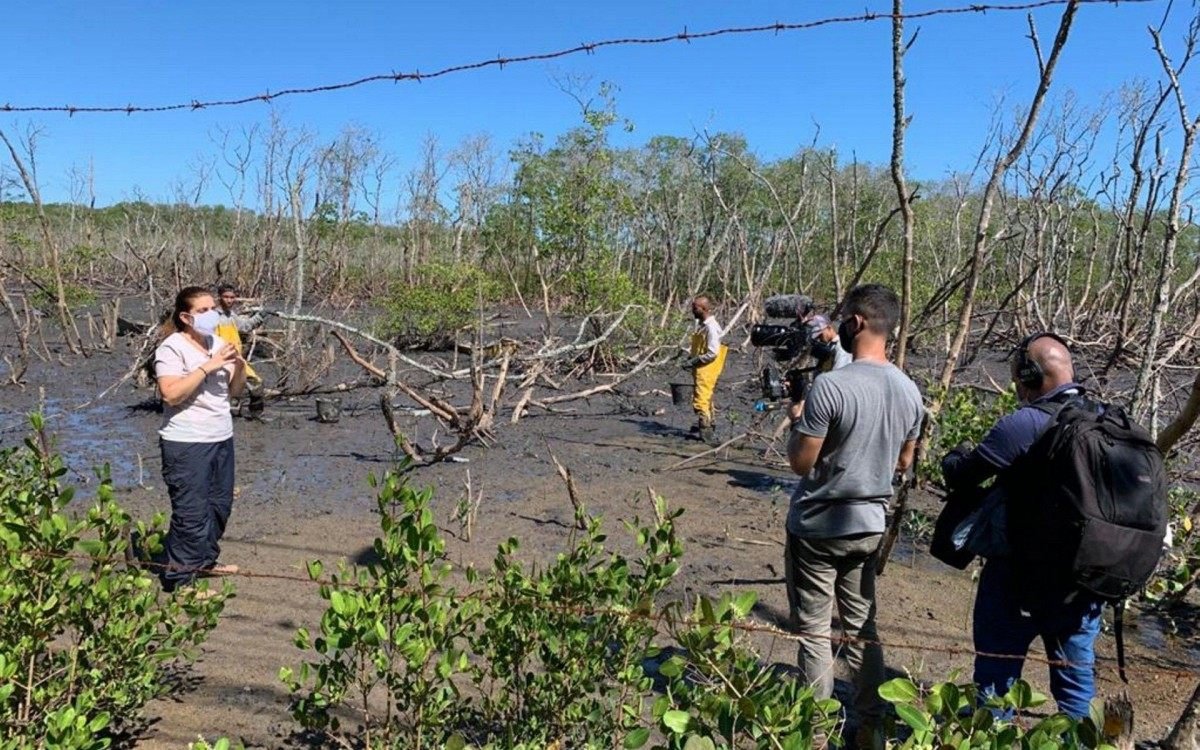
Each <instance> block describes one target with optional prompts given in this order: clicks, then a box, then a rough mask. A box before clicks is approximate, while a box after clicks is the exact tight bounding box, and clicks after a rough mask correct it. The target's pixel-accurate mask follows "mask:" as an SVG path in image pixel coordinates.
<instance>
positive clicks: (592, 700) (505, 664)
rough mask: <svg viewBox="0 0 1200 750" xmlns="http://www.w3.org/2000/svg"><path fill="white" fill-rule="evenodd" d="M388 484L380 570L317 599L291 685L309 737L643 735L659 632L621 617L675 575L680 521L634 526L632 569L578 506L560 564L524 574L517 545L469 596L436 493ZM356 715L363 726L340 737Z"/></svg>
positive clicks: (344, 578)
mask: <svg viewBox="0 0 1200 750" xmlns="http://www.w3.org/2000/svg"><path fill="white" fill-rule="evenodd" d="M378 487H379V494H378V507H379V511H380V517H381V522H380V529H381V532H382V534H381V536H380V537H379V538H378V539H376V540H375V543H374V552H375V559H374V560H373V561H371V562H370V564H368V565H366V566H363V567H360V568H342V569H341V570H339V572H338V573H336V574H334V575H332V576H331V577H330V579H329V581H328V583H326V584H325V585H323V586H322V587H321V596H322V598H324V599H326V600H327V601H328V602H329V607H328V608H327V610H326V612H325V614H324V615H323V617H322V619H321V626H320V632H319V633H317V634H310V633H308V632H307V631H305V630H301V631H299V632H298V633H297V636H296V645H297V646H299V647H300V648H302V649H304V650H306V651H308V652H310V654H311V657H312V660H311V661H308V662H305V663H303V664H301V666H300V667H299V668H298V669H296V670H292V669H289V668H285V669H283V670H281V673H280V676H281V679H282V680H283V682H284V683H285V684H286V685H287V687H288V689H289V690H290V691H291V693H292V695H293V703H292V712H293V715H294V716H295V718H296V719H297V721H298V722H299V723H300V724H301V726H303V727H304V728H306V729H308V730H314V731H318V732H322V733H324V734H326V735H327V736H330V737H336V738H341V739H343V740H345V741H350V738H353V741H355V742H358V743H361V744H362V745H363V746H365V747H368V748H421V747H438V748H440V747H443V746H447V747H453V746H457V747H465V746H466V744H467V743H468V742H470V743H471V744H472V745H473V746H489V745H493V744H494V745H495V746H498V747H506V748H508V747H522V746H529V747H539V748H540V747H546V746H547V745H549V744H550V743H552V742H556V741H557V742H562V743H565V745H564V746H568V747H579V746H586V745H589V744H590V743H593V742H600V743H601V744H608V743H607V740H606V738H609V737H612V736H614V735H615V734H621V733H625V732H628V731H632V730H633V729H635V728H636V727H637V723H638V720H639V718H640V713H639V712H638V711H634V710H630V709H628V703H627V699H630V697H631V696H640V695H641V694H642V693H643V692H645V691H646V690H648V689H649V688H650V679H649V677H647V675H646V674H645V673H644V671H643V668H642V661H643V659H644V658H645V656H646V654H647V653H648V652H649V650H650V639H651V637H652V636H653V635H654V632H655V630H654V627H653V625H652V624H651V623H649V622H648V621H647V620H645V619H644V618H627V617H624V616H622V615H623V614H624V613H628V612H632V611H641V612H649V611H650V609H651V608H652V606H653V600H654V596H655V595H656V594H657V593H659V592H660V591H661V589H662V588H663V587H664V586H665V585H666V584H667V582H668V581H669V580H670V579H671V577H672V576H673V575H674V574H675V571H676V569H677V567H678V566H677V563H676V559H677V557H678V556H679V554H680V548H679V543H678V541H677V540H676V538H675V532H674V525H673V521H674V518H675V517H676V515H677V513H676V514H671V513H667V512H666V510H665V508H664V507H663V506H662V504H661V502H660V504H659V506H658V511H659V515H658V518H657V521H656V522H655V523H654V524H652V525H648V526H645V527H637V526H636V525H635V526H634V530H635V533H636V536H637V540H638V543H639V545H640V548H641V550H642V553H641V555H640V557H639V558H638V559H637V560H635V561H631V560H628V559H626V558H625V557H623V556H621V555H616V554H607V553H605V551H604V548H603V542H604V539H605V537H604V535H603V534H602V533H601V530H600V524H599V522H598V521H595V520H589V519H587V518H586V517H585V516H584V515H583V513H582V510H581V511H580V515H579V518H578V520H579V521H580V522H581V525H583V526H585V527H586V528H585V530H583V531H582V532H580V535H579V538H578V539H577V540H575V542H574V544H573V545H572V547H571V549H570V551H568V552H566V553H563V554H562V555H560V556H559V557H558V558H557V560H556V561H555V562H554V563H553V564H551V565H550V566H548V567H546V568H545V569H539V568H537V567H532V566H531V567H525V566H522V565H521V564H519V563H518V562H517V561H516V560H515V558H514V554H515V553H516V551H517V549H518V545H517V543H516V541H515V540H509V541H508V542H506V543H504V544H503V545H501V546H500V549H499V552H498V553H497V556H496V561H495V564H494V566H493V568H492V570H490V571H488V572H487V573H485V574H479V573H476V572H475V571H472V570H469V569H468V570H465V571H462V572H463V575H464V576H465V578H466V580H467V582H468V583H469V584H470V585H471V586H473V589H472V591H470V592H459V591H458V590H456V589H455V588H454V587H452V586H450V585H449V584H448V583H447V579H448V578H449V576H450V575H451V573H452V566H451V565H450V563H449V562H448V560H447V557H446V552H445V542H444V539H443V537H442V536H441V532H440V531H439V529H438V527H437V526H436V525H435V523H434V521H433V515H432V512H431V510H430V501H431V499H432V492H431V491H429V490H425V491H417V490H414V489H413V488H411V487H410V486H408V485H407V484H406V483H405V481H404V479H403V478H402V475H401V474H400V473H397V472H393V473H389V474H387V475H386V476H385V477H384V478H383V480H382V481H381V482H380V483H378ZM322 572H323V566H322V565H321V564H320V563H312V564H310V566H309V573H310V575H312V576H313V577H314V578H316V577H319V576H320V575H321V574H322ZM582 607H587V608H589V610H591V609H601V610H605V611H607V612H608V613H607V614H593V615H591V616H586V617H582V616H580V615H579V614H578V612H577V611H576V610H577V609H578V608H582ZM344 705H352V706H354V707H356V708H357V709H358V711H357V713H358V715H359V717H360V720H361V723H360V724H359V725H357V726H354V727H346V726H344V725H343V722H342V720H341V719H340V718H339V711H338V709H339V707H341V706H344Z"/></svg>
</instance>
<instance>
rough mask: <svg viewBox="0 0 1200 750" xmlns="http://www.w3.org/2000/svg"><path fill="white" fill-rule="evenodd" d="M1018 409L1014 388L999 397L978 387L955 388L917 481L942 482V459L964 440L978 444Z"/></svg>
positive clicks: (932, 435) (946, 400)
mask: <svg viewBox="0 0 1200 750" xmlns="http://www.w3.org/2000/svg"><path fill="white" fill-rule="evenodd" d="M1017 406H1018V403H1017V394H1016V391H1015V390H1014V389H1012V388H1009V389H1008V390H1006V391H1005V392H1004V393H1001V394H998V395H988V394H985V393H983V392H982V391H980V390H978V389H976V388H969V387H960V388H952V389H951V390H950V392H949V393H948V394H946V396H945V398H944V400H943V401H942V410H941V411H940V412H939V413H938V415H937V420H936V421H935V422H934V424H933V425H932V429H931V430H930V435H929V438H928V440H927V442H926V447H925V454H924V457H923V458H922V461H921V465H920V466H919V467H917V472H918V473H917V476H918V478H919V479H920V480H921V481H932V482H941V481H942V468H941V460H942V456H944V455H946V453H948V452H949V451H950V450H951V449H953V448H954V446H956V445H958V444H959V443H961V442H963V441H967V442H969V443H971V444H972V445H978V444H979V441H980V440H982V439H983V437H984V435H986V434H987V432H988V430H990V429H991V428H992V426H993V425H994V424H996V422H997V421H998V420H999V419H1000V418H1001V417H1003V416H1005V415H1006V414H1010V413H1011V412H1013V411H1014V410H1015V409H1016V408H1017Z"/></svg>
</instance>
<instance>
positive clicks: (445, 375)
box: [268, 310, 470, 380]
mask: <svg viewBox="0 0 1200 750" xmlns="http://www.w3.org/2000/svg"><path fill="white" fill-rule="evenodd" d="M268 314H270V315H274V316H275V317H277V318H282V319H283V320H291V321H294V322H297V323H316V324H317V325H323V326H329V327H330V328H335V329H338V330H339V331H345V332H346V333H352V334H354V335H355V336H360V337H362V338H364V339H366V340H367V341H370V342H371V343H372V344H375V345H376V346H381V347H383V348H384V349H386V350H387V351H388V354H389V355H392V356H395V358H396V359H398V360H399V361H401V362H403V363H404V364H406V365H408V366H409V367H413V368H416V369H418V370H420V371H421V372H423V373H425V374H426V375H432V376H433V377H435V378H440V379H442V380H454V379H455V377H456V376H455V375H454V374H453V373H449V372H444V371H442V370H438V369H435V368H433V367H430V366H429V365H426V364H423V363H421V362H418V361H417V360H415V359H413V358H412V357H406V356H405V355H404V354H402V353H401V352H400V350H399V349H397V348H396V347H394V346H392V345H391V344H389V343H388V342H386V341H384V340H382V339H379V338H376V337H375V336H372V335H371V334H369V333H367V332H366V331H364V330H362V329H360V328H355V327H354V326H351V325H346V324H345V323H342V322H340V321H337V320H330V319H329V318H322V317H319V316H316V315H299V314H296V313H285V312H280V311H278V310H271V311H270V312H269V313H268ZM467 372H470V370H467Z"/></svg>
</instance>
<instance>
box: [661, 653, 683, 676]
mask: <svg viewBox="0 0 1200 750" xmlns="http://www.w3.org/2000/svg"><path fill="white" fill-rule="evenodd" d="M658 673H659V674H661V675H662V676H663V677H678V676H679V675H681V674H683V659H681V658H679V657H678V656H672V657H671V658H669V659H667V660H666V661H664V662H663V663H662V664H660V665H659V667H658Z"/></svg>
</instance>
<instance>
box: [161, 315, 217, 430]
mask: <svg viewBox="0 0 1200 750" xmlns="http://www.w3.org/2000/svg"><path fill="white" fill-rule="evenodd" d="M224 344H225V342H224V341H222V340H221V338H220V337H219V336H211V337H209V340H208V353H205V352H202V351H201V350H200V348H199V347H198V346H196V344H195V342H194V340H191V339H190V338H189V337H188V336H187V334H183V333H172V334H171V335H170V336H168V337H167V338H166V339H164V340H163V342H162V343H161V344H159V345H158V348H157V349H155V350H154V375H155V377H160V378H161V377H162V376H164V375H173V376H176V377H182V376H184V375H187V374H189V373H191V372H192V371H193V370H198V369H200V367H201V366H202V365H203V364H204V363H205V362H207V361H208V360H209V358H210V357H212V356H213V354H215V353H216V351H217V349H219V348H220V347H222V346H224ZM232 377H233V365H232V364H228V365H226V366H224V367H222V368H220V369H217V370H213V371H211V372H209V374H208V376H207V377H205V378H204V382H203V383H201V384H200V387H199V388H197V389H196V390H195V391H193V392H192V395H191V396H189V397H188V399H187V400H186V401H184V402H183V403H181V404H179V405H178V406H171V405H170V404H167V403H165V402H164V403H163V423H162V428H161V429H160V430H159V431H158V435H159V437H161V438H162V439H163V440H171V441H173V442H179V443H219V442H221V441H223V440H228V439H229V438H231V437H233V415H232V414H231V413H230V409H229V381H230V378H232Z"/></svg>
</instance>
